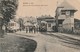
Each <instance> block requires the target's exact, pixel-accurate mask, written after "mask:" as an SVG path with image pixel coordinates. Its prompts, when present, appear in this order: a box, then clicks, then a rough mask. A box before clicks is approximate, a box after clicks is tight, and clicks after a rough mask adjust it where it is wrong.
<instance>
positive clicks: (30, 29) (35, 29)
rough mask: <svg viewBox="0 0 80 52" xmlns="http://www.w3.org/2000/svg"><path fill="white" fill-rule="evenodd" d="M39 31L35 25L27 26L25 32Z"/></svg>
mask: <svg viewBox="0 0 80 52" xmlns="http://www.w3.org/2000/svg"><path fill="white" fill-rule="evenodd" d="M36 32H39V28H38V27H35V26H27V27H26V33H36Z"/></svg>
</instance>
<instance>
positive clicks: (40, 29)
mask: <svg viewBox="0 0 80 52" xmlns="http://www.w3.org/2000/svg"><path fill="white" fill-rule="evenodd" d="M39 31H40V32H46V31H47V24H46V23H41V24H40V25H39Z"/></svg>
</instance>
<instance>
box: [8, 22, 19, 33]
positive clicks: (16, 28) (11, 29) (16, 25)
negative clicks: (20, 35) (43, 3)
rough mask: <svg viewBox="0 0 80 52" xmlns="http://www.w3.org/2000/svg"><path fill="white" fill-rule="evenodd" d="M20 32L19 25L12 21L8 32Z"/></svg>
mask: <svg viewBox="0 0 80 52" xmlns="http://www.w3.org/2000/svg"><path fill="white" fill-rule="evenodd" d="M18 30H19V24H18V23H17V22H15V21H10V22H9V23H8V26H7V31H8V32H16V31H18Z"/></svg>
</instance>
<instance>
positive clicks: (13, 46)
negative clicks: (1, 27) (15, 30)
mask: <svg viewBox="0 0 80 52" xmlns="http://www.w3.org/2000/svg"><path fill="white" fill-rule="evenodd" d="M36 47H37V42H36V41H34V40H32V39H28V38H24V37H19V36H15V35H6V36H5V37H4V38H0V52H34V51H35V49H36Z"/></svg>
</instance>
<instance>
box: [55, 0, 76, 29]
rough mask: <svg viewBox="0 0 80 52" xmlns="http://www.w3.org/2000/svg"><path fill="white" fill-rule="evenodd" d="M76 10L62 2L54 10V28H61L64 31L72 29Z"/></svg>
mask: <svg viewBox="0 0 80 52" xmlns="http://www.w3.org/2000/svg"><path fill="white" fill-rule="evenodd" d="M76 11H77V10H76V9H75V8H74V7H73V6H71V5H70V4H69V3H68V2H67V1H64V2H62V4H60V5H59V6H58V7H57V9H56V16H55V19H56V27H57V28H58V29H59V28H60V27H62V28H63V29H66V30H73V29H74V13H75V12H76Z"/></svg>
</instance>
